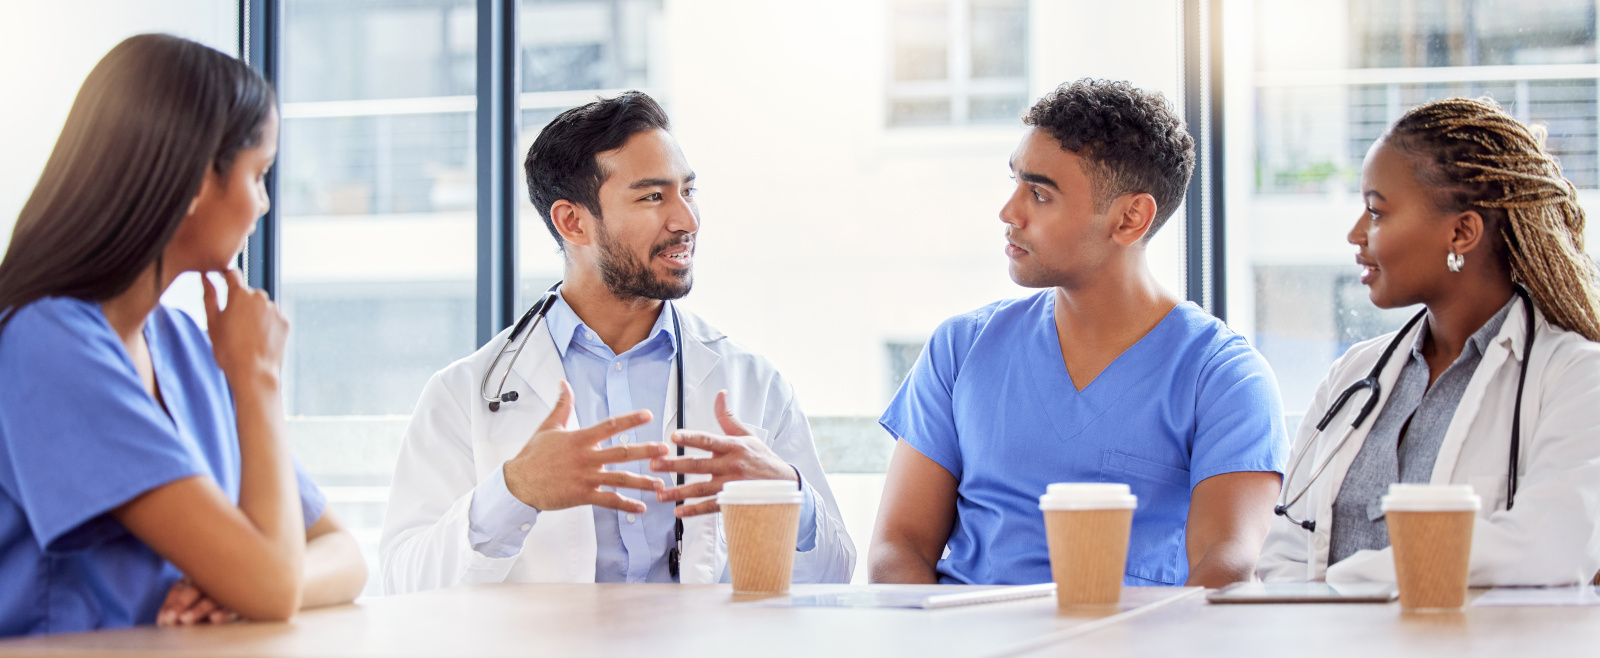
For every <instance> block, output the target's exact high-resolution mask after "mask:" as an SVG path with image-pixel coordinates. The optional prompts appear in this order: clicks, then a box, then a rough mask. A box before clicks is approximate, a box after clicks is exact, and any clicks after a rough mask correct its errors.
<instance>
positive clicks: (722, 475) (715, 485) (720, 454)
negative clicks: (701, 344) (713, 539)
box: [650, 391, 799, 517]
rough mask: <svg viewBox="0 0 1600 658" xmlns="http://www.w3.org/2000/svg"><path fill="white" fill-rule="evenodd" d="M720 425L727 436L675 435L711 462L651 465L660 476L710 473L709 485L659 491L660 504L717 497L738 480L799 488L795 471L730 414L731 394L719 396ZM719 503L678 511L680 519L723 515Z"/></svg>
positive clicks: (661, 459)
mask: <svg viewBox="0 0 1600 658" xmlns="http://www.w3.org/2000/svg"><path fill="white" fill-rule="evenodd" d="M716 412H717V424H719V425H721V426H722V431H724V432H727V433H728V434H727V436H717V435H715V434H707V433H705V432H692V431H689V430H680V431H677V432H673V433H672V442H673V443H677V444H678V445H683V446H688V447H690V448H699V449H701V450H706V451H709V452H710V453H711V457H709V458H695V457H677V458H672V459H667V458H664V457H656V458H655V459H653V460H651V461H650V470H652V471H656V472H658V473H669V472H670V473H709V474H711V480H710V481H709V482H695V483H693V484H686V485H683V486H681V487H672V488H670V489H666V490H662V491H657V492H656V500H660V501H675V500H687V499H690V498H699V497H702V496H715V495H716V494H717V492H719V491H722V485H723V484H724V483H727V482H734V481H738V480H789V481H791V482H795V483H797V484H798V482H799V476H798V475H796V474H795V470H794V468H793V467H791V466H789V464H788V463H787V462H785V461H783V459H782V458H780V457H778V454H777V453H775V452H773V451H772V448H768V447H767V444H765V443H762V442H761V439H759V438H757V437H756V436H755V434H754V433H753V432H751V431H750V430H749V428H747V427H745V425H744V423H741V422H739V419H738V418H735V417H734V415H733V412H732V411H729V410H728V392H727V391H721V392H718V393H717V402H716ZM721 509H722V508H721V507H718V506H717V501H716V499H714V498H713V499H711V500H703V501H700V502H698V503H695V504H693V505H683V506H681V507H678V508H677V510H676V513H677V515H678V516H679V517H690V516H696V515H699V514H710V513H712V512H717V511H721Z"/></svg>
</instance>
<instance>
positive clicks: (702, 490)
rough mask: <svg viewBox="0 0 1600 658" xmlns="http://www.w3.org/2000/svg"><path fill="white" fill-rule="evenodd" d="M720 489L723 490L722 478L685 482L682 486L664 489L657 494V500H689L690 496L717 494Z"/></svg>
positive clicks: (698, 496)
mask: <svg viewBox="0 0 1600 658" xmlns="http://www.w3.org/2000/svg"><path fill="white" fill-rule="evenodd" d="M720 491H722V481H721V480H720V479H714V480H711V481H708V482H695V483H692V484H685V485H683V486H681V487H672V488H669V489H666V490H663V491H661V492H659V493H657V494H656V500H659V501H661V502H663V503H671V502H676V501H680V500H688V499H690V498H704V497H706V496H715V495H717V492H720Z"/></svg>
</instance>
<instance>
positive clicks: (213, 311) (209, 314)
mask: <svg viewBox="0 0 1600 658" xmlns="http://www.w3.org/2000/svg"><path fill="white" fill-rule="evenodd" d="M200 283H201V285H202V287H203V289H202V290H201V297H202V298H203V299H205V303H206V326H207V327H210V326H215V325H216V323H217V315H218V314H220V313H222V307H221V306H218V305H217V288H216V286H214V285H212V284H211V276H210V273H208V272H201V273H200Z"/></svg>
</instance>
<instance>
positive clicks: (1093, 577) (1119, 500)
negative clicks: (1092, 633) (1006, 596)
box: [1039, 482, 1139, 608]
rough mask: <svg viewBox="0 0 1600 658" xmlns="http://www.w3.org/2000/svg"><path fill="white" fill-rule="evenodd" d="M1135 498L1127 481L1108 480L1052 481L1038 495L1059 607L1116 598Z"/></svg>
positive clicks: (1104, 602) (1113, 601)
mask: <svg viewBox="0 0 1600 658" xmlns="http://www.w3.org/2000/svg"><path fill="white" fill-rule="evenodd" d="M1138 502H1139V499H1138V498H1137V497H1135V496H1134V495H1133V494H1132V493H1129V491H1128V485H1126V484H1112V483H1087V482H1085V483H1077V482H1073V483H1060V484H1052V485H1050V487H1049V488H1048V489H1047V490H1046V493H1045V494H1044V495H1043V496H1040V497H1039V509H1041V510H1043V511H1044V527H1045V537H1046V540H1047V541H1048V542H1049V545H1050V575H1051V576H1052V577H1053V578H1054V579H1055V581H1056V604H1057V605H1058V606H1060V607H1063V608H1066V607H1075V606H1101V605H1116V604H1117V603H1118V602H1119V601H1121V599H1122V579H1123V571H1124V568H1125V567H1126V565H1127V561H1128V533H1129V531H1130V530H1131V529H1132V527H1133V509H1134V507H1136V506H1137V504H1138Z"/></svg>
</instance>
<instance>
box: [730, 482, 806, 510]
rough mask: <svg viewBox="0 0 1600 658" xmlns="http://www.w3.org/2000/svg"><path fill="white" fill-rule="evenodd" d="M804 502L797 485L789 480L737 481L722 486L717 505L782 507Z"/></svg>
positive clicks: (803, 496)
mask: <svg viewBox="0 0 1600 658" xmlns="http://www.w3.org/2000/svg"><path fill="white" fill-rule="evenodd" d="M803 502H805V495H804V494H802V493H800V487H799V485H796V484H795V483H794V482H793V481H791V480H739V481H737V482H729V483H727V484H724V485H722V493H719V494H717V504H718V505H784V504H790V503H794V504H799V503H803Z"/></svg>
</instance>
